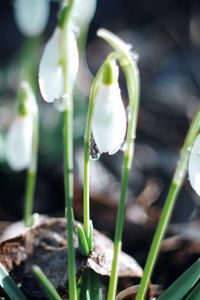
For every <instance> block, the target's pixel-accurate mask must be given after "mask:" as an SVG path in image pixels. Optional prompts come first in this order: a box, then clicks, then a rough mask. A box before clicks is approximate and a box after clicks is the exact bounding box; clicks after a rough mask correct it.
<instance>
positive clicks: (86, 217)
mask: <svg viewBox="0 0 200 300" xmlns="http://www.w3.org/2000/svg"><path fill="white" fill-rule="evenodd" d="M116 57H117V55H116V53H115V52H113V53H111V54H110V55H108V57H107V59H106V60H105V62H104V63H103V65H102V66H101V68H100V69H99V71H98V73H97V74H96V77H95V79H94V81H93V84H92V87H91V92H90V100H89V107H88V115H87V122H86V130H85V137H84V182H83V223H84V231H85V235H86V238H87V239H88V238H89V235H90V199H89V163H90V137H91V132H92V116H93V111H94V105H95V99H96V92H97V90H98V82H99V79H100V76H101V73H102V70H103V68H104V64H105V63H106V62H107V61H109V60H112V59H115V58H116Z"/></svg>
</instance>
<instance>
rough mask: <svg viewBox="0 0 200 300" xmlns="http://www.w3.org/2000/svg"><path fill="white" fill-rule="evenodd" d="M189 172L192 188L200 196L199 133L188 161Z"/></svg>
mask: <svg viewBox="0 0 200 300" xmlns="http://www.w3.org/2000/svg"><path fill="white" fill-rule="evenodd" d="M188 174H189V180H190V184H191V186H192V188H193V189H194V190H195V192H196V193H197V194H198V195H199V196H200V134H198V135H197V137H196V139H195V142H194V144H193V147H192V151H191V154H190V158H189V163H188Z"/></svg>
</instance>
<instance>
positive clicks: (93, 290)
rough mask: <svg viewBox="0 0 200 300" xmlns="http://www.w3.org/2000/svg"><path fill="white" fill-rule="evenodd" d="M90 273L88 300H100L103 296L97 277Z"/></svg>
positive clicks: (95, 274)
mask: <svg viewBox="0 0 200 300" xmlns="http://www.w3.org/2000/svg"><path fill="white" fill-rule="evenodd" d="M89 271H90V298H91V299H92V300H102V299H103V294H102V289H101V285H100V280H99V275H98V274H97V273H95V272H94V271H93V270H89Z"/></svg>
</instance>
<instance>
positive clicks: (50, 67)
mask: <svg viewBox="0 0 200 300" xmlns="http://www.w3.org/2000/svg"><path fill="white" fill-rule="evenodd" d="M61 35H62V31H61V29H59V28H56V30H55V31H54V33H53V36H52V37H51V39H50V40H49V41H48V43H47V45H46V46H45V49H44V52H43V55H42V59H41V62H40V67H39V85H40V91H41V94H42V96H43V98H44V100H46V101H47V102H53V101H54V100H55V99H59V98H60V97H62V95H63V94H64V78H63V68H62V66H61V64H60V60H61V38H62V36H61ZM67 50H68V51H69V55H70V59H69V68H70V69H69V72H70V74H71V78H72V81H73V83H74V81H75V78H76V74H77V71H78V65H79V56H78V49H77V43H76V39H75V36H74V34H73V33H72V32H71V33H70V34H69V49H67Z"/></svg>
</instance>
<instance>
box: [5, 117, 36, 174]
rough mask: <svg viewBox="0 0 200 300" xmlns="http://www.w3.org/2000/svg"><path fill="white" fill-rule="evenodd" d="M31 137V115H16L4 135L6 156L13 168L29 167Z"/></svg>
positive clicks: (18, 169) (16, 169) (17, 169)
mask: <svg viewBox="0 0 200 300" xmlns="http://www.w3.org/2000/svg"><path fill="white" fill-rule="evenodd" d="M32 137H33V120H32V116H31V115H27V116H17V117H16V118H15V119H14V121H13V123H12V124H11V126H10V128H9V130H8V132H7V135H6V158H7V161H8V164H9V165H10V167H11V168H12V169H13V170H15V171H20V170H23V169H26V168H28V167H29V165H30V162H31V153H32Z"/></svg>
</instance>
